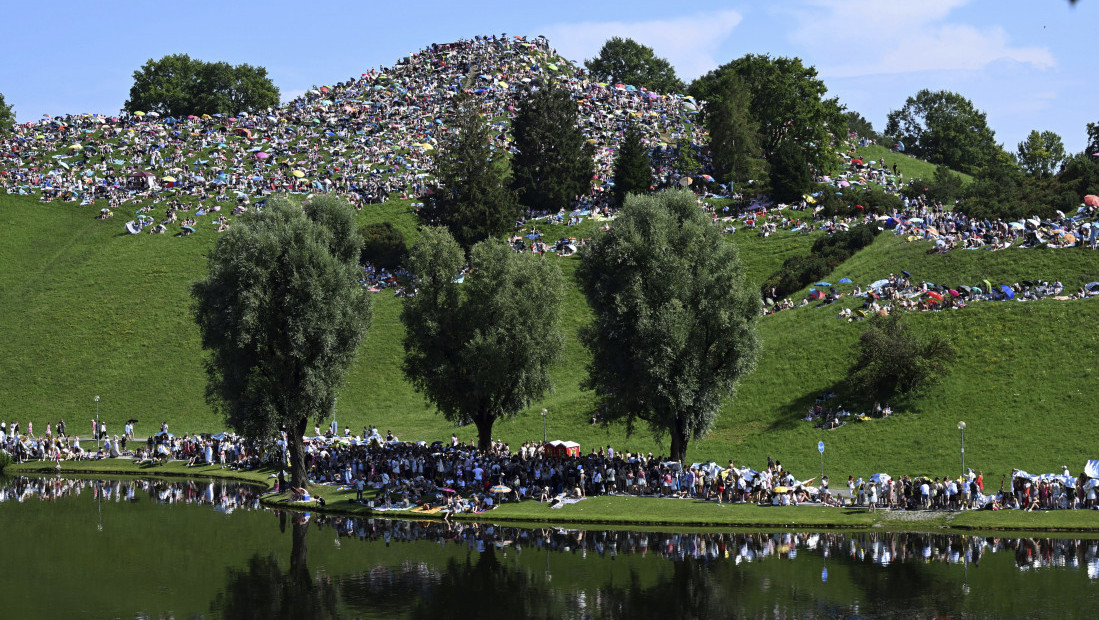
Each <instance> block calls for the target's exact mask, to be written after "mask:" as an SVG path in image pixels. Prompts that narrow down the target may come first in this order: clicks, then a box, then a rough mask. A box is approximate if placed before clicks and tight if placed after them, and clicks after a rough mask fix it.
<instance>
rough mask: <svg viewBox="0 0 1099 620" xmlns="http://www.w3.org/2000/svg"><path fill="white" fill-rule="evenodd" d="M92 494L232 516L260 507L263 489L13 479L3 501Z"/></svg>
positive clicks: (0, 496)
mask: <svg viewBox="0 0 1099 620" xmlns="http://www.w3.org/2000/svg"><path fill="white" fill-rule="evenodd" d="M85 492H87V493H90V494H91V497H92V498H93V499H101V500H102V501H115V502H122V501H131V502H134V501H138V500H140V499H148V500H152V501H154V502H157V503H158V504H179V503H182V504H205V505H208V506H213V507H214V509H215V510H218V511H219V512H224V513H230V512H232V511H234V510H236V509H238V508H240V509H249V510H254V509H258V508H260V503H259V498H260V495H261V494H262V493H263V489H262V488H261V487H258V486H253V485H246V484H240V483H236V482H222V481H217V480H205V481H203V480H186V481H171V482H169V481H166V480H88V479H69V478H30V477H19V478H13V479H11V480H10V481H9V482H8V483H7V484H3V485H0V502H9V501H14V502H24V501H26V500H28V499H31V498H33V499H38V500H41V501H54V500H56V499H60V498H64V497H69V496H78V495H81V494H82V493H85Z"/></svg>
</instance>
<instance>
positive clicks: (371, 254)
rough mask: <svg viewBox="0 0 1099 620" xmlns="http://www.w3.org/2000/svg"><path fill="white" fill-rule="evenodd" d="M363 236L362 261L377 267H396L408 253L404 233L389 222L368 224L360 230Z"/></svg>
mask: <svg viewBox="0 0 1099 620" xmlns="http://www.w3.org/2000/svg"><path fill="white" fill-rule="evenodd" d="M359 232H361V233H362V237H363V249H362V261H363V263H371V264H373V265H374V266H376V267H384V268H386V269H395V268H397V267H399V266H400V264H401V261H403V260H404V257H405V254H407V253H408V246H407V245H406V244H405V239H404V233H402V232H401V231H400V230H398V229H397V228H395V227H394V226H393V224H391V223H389V222H381V223H380V224H367V225H366V226H363V227H362V228H361V229H360V231H359Z"/></svg>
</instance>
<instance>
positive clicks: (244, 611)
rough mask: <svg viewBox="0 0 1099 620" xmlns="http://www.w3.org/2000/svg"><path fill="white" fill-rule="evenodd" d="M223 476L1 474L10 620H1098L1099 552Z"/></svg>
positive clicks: (1079, 546)
mask: <svg viewBox="0 0 1099 620" xmlns="http://www.w3.org/2000/svg"><path fill="white" fill-rule="evenodd" d="M259 493H260V491H259V490H258V489H257V488H256V487H252V486H247V485H240V484H236V483H226V482H217V481H213V482H211V481H159V480H132V479H92V478H79V477H73V478H32V477H17V478H7V479H3V480H2V481H0V524H2V529H0V531H2V532H3V543H2V546H3V549H4V552H3V556H2V557H3V564H2V568H0V601H3V607H4V617H8V618H57V617H64V618H112V617H113V618H177V619H178V618H401V617H403V618H452V617H463V618H508V619H512V620H514V619H523V618H630V619H634V618H661V619H664V620H666V619H669V618H725V617H745V616H751V617H860V618H873V617H885V616H898V615H903V616H905V617H917V618H919V617H927V618H930V617H940V616H962V617H991V618H1003V617H1050V618H1065V617H1091V616H1094V614H1095V610H1096V609H1099V557H1097V552H1099V541H1096V540H1094V539H1085V540H1080V539H1074V538H1059V537H1037V536H1035V537H1029V538H1010V537H997V536H991V535H989V536H972V535H957V534H952V535H941V534H924V533H896V532H860V533H852V532H840V531H832V532H792V531H781V532H751V531H730V530H720V531H719V530H713V531H693V532H684V531H673V530H660V531H626V530H595V529H573V528H562V527H548V526H547V527H542V528H529V527H528V528H515V527H502V526H499V525H494V524H491V523H488V522H486V523H479V524H470V523H453V524H447V523H442V522H437V521H432V522H416V521H403V520H387V519H365V518H346V517H329V516H323V515H318V514H299V513H289V512H285V511H283V512H278V511H271V510H267V509H264V508H261V507H260V506H259Z"/></svg>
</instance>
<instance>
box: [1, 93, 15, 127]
mask: <svg viewBox="0 0 1099 620" xmlns="http://www.w3.org/2000/svg"><path fill="white" fill-rule="evenodd" d="M14 124H15V109H14V108H13V107H12V106H11V104H10V103H5V102H4V93H0V133H4V132H7V131H11V127H12V125H14Z"/></svg>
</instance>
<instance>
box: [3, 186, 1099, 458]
mask: <svg viewBox="0 0 1099 620" xmlns="http://www.w3.org/2000/svg"><path fill="white" fill-rule="evenodd" d="M93 215H94V213H93V211H92V209H91V208H89V207H85V208H80V207H76V206H73V205H71V204H65V205H58V204H53V205H43V204H40V203H38V202H37V201H35V200H32V199H27V198H18V197H12V196H0V261H3V265H4V269H2V270H0V303H2V306H0V307H2V310H3V312H0V331H2V333H3V334H4V338H2V339H0V373H2V376H3V377H4V381H3V382H2V383H0V403H3V413H2V414H0V418H2V419H8V420H11V419H19V420H20V421H21V422H23V424H24V427H25V423H26V421H27V420H33V421H34V422H35V425H36V426H37V427H38V428H39V429H44V426H45V423H46V422H56V421H57V419H58V418H60V417H64V418H65V419H66V421H67V422H68V424H69V428H70V429H71V430H72V431H74V432H76V433H79V434H84V435H86V434H87V433H88V432H89V431H90V422H89V420H90V419H91V418H92V417H94V415H95V404H94V402H93V397H94V396H95V395H99V396H101V398H102V400H101V403H100V413H101V416H102V418H103V419H104V420H105V421H106V422H107V423H108V426H109V428H111V429H112V430H117V429H119V428H120V425H121V424H122V422H124V421H125V420H126V419H128V418H131V417H133V418H137V419H139V420H140V421H141V422H140V423H139V424H138V434H139V435H140V434H144V433H146V432H149V431H152V430H155V429H156V428H157V427H158V426H159V423H160V422H161V421H162V420H167V421H168V422H169V424H171V425H172V429H173V431H176V432H188V431H191V432H194V431H215V430H220V429H222V428H223V426H224V425H223V423H222V421H221V420H220V419H218V418H217V416H216V415H215V414H214V413H213V412H212V410H211V409H210V407H209V406H208V405H207V404H206V403H205V401H204V399H203V390H204V384H205V376H204V374H203V371H202V359H203V355H202V351H201V349H200V347H199V343H198V335H197V332H196V329H195V327H194V323H193V321H192V318H191V315H190V309H189V308H190V299H189V296H188V285H189V284H190V283H191V282H193V281H195V280H197V279H198V278H200V277H202V275H203V274H204V273H205V269H206V264H205V255H206V253H207V252H208V251H209V250H210V248H211V247H212V244H213V242H214V239H215V237H214V234H213V233H208V232H207V231H200V233H199V234H197V235H193V236H190V237H184V238H176V237H169V236H157V235H137V236H130V235H126V234H123V233H122V232H121V230H122V225H121V224H122V222H120V221H118V220H117V219H116V220H107V221H97V220H94V219H92V217H93ZM360 217H362V218H364V221H383V220H390V221H394V222H395V224H397V225H398V227H400V228H402V230H405V234H406V236H409V237H412V236H414V235H415V218H414V216H413V215H412V213H411V211H410V207H409V205H408V204H407V203H404V202H391V203H386V204H385V205H379V206H372V207H369V208H367V209H366V210H364V211H363V212H362V214H361V215H360ZM544 232H545V233H546V236H547V238H549V239H555V238H557V237H558V236H560V235H567V234H577V233H579V234H580V236H587V234H589V233H590V229H587V230H585V229H566V228H565V227H560V229H557V228H553V229H544ZM729 239H730V240H731V242H733V243H736V244H737V245H738V247H739V248H740V251H741V255H742V259H743V261H744V263H745V265H746V268H747V270H748V273H749V278H750V279H751V280H753V281H755V282H759V281H760V280H762V279H763V278H765V277H766V276H767V275H769V274H770V273H771V272H773V271H774V270H775V269H776V268H777V267H778V266H779V265H781V263H782V260H784V259H785V258H786V257H788V256H790V255H794V254H799V253H804V252H806V251H807V250H808V247H809V245H810V244H811V241H812V239H813V237H812V236H809V237H806V236H797V235H792V234H789V233H785V232H780V233H778V234H776V235H773V236H772V237H770V238H767V239H763V238H760V237H758V236H755V235H752V234H742V233H737V234H736V235H733V236H731V237H729ZM927 250H928V245H927V244H924V243H905V242H903V240H901V239H898V238H896V237H894V236H893V235H892V234H889V233H886V234H883V235H882V236H881V237H880V238H879V239H878V240H877V241H876V242H875V243H874V244H873V245H872V246H871V247H869V248H867V249H865V250H863V251H862V252H860V253H858V254H856V255H855V256H854V257H852V258H851V259H850V260H849V261H847V263H845V264H843V265H841V266H840V267H839V268H837V270H836V271H835V272H834V273H833V274H832V275H831V276H829V278H830V281H833V282H835V280H837V279H839V278H840V277H844V276H846V277H850V278H852V279H853V280H855V282H858V283H862V284H866V283H867V282H870V281H872V280H875V279H878V278H880V277H884V276H886V275H888V273H889V272H899V271H900V270H901V269H907V270H908V271H910V272H911V273H912V274H913V277H914V278H916V279H926V280H930V281H932V282H937V283H938V282H943V283H948V284H978V283H979V282H980V280H983V279H984V278H989V279H990V280H992V281H993V282H996V283H999V282H1014V281H1019V280H1022V279H1034V278H1041V279H1048V280H1053V279H1059V280H1061V281H1063V282H1064V283H1065V284H1066V286H1068V287H1070V288H1075V287H1077V286H1079V285H1081V284H1082V283H1084V282H1087V281H1090V280H1094V279H1099V262H1097V257H1096V256H1095V255H1094V254H1092V253H1091V252H1088V251H1081V250H1074V249H1070V250H1022V249H1010V250H1006V251H1000V252H986V251H963V250H956V251H954V252H951V253H949V254H945V255H939V254H928V253H927ZM555 260H559V264H560V265H561V268H562V270H563V272H564V273H565V275H566V276H567V277H570V278H571V277H572V274H573V273H574V272H575V268H576V264H577V262H576V259H555ZM375 300H376V312H375V322H374V326H373V327H372V329H371V331H370V333H369V334H368V335H367V337H366V339H365V342H364V344H363V346H362V349H361V350H360V355H359V360H358V362H357V364H356V365H355V366H354V368H353V369H352V371H351V373H350V375H349V377H348V382H347V385H346V386H345V387H344V389H343V391H342V393H341V396H340V399H339V402H338V405H337V415H338V417H339V423H340V425H341V426H344V425H347V426H350V427H351V428H352V429H353V430H354V431H356V432H358V431H359V430H361V428H362V427H363V425H365V424H375V425H377V426H378V427H379V428H381V429H382V430H383V431H384V430H387V429H391V430H392V431H393V432H394V433H395V434H397V435H398V436H399V437H401V438H404V439H427V440H433V439H444V438H449V436H450V434H451V433H452V432H457V434H458V436H459V437H460V438H461V439H463V440H469V439H471V438H472V437H474V436H475V431H474V430H473V429H472V428H461V429H455V428H454V426H453V425H452V424H450V423H448V422H447V421H446V420H445V419H443V418H442V417H441V416H438V415H436V414H435V413H434V410H433V409H432V408H429V407H427V406H425V404H424V401H423V399H422V398H421V397H420V395H418V394H417V393H416V392H414V391H413V390H412V389H411V387H410V386H409V385H408V383H407V382H405V381H404V379H403V377H402V375H401V371H400V361H401V357H402V348H401V338H402V329H401V326H400V322H399V318H398V317H399V312H400V300H399V299H397V298H395V297H393V296H392V295H390V294H387V293H381V294H378V295H377V296H376V297H375ZM837 310H838V307H836V306H831V307H826V308H814V307H812V306H809V307H804V308H797V309H794V310H790V311H786V312H782V313H779V314H776V315H773V316H769V317H765V318H763V319H762V320H761V321H760V332H761V336H762V342H763V352H762V355H761V358H760V362H759V365H758V368H757V370H756V371H755V372H754V373H753V374H752V375H751V376H749V377H748V378H747V379H745V380H744V381H743V382H742V385H741V386H740V390H739V393H738V395H737V398H736V399H735V400H733V401H731V402H729V403H728V404H726V406H725V408H724V410H723V412H722V415H721V417H720V419H719V421H718V423H717V425H716V427H715V429H714V430H713V432H712V433H711V434H710V435H709V436H708V437H707V438H706V439H704V440H702V441H695V442H692V443H691V446H690V451H689V457H690V458H691V459H693V460H703V459H713V460H716V461H718V462H721V463H724V462H727V461H728V460H729V459H734V460H735V461H736V462H737V463H748V464H752V465H756V466H759V465H761V464H763V463H765V462H766V457H767V456H773V457H775V458H778V459H780V460H782V461H783V463H784V464H785V465H786V466H787V467H788V468H792V469H793V470H794V471H795V472H796V473H797V474H799V475H803V476H804V477H808V476H811V475H814V472H817V471H818V470H819V467H820V463H819V454H818V453H817V450H816V444H817V441H819V440H824V441H825V444H826V451H825V455H824V456H825V468H826V471H827V473H829V474H830V475H831V476H833V477H836V476H841V475H842V476H846V475H847V474H849V473H851V474H856V475H867V474H870V473H873V472H875V471H887V472H889V473H892V474H894V475H896V474H900V473H927V474H931V475H945V474H952V473H956V472H957V471H958V470H959V468H960V451H959V437H958V431H957V429H956V424H957V422H958V421H959V420H965V421H966V422H967V424H968V425H969V428H968V430H967V432H966V464H967V465H971V466H974V467H979V468H983V469H984V470H985V471H986V473H988V474H990V475H991V476H996V475H998V473H1003V472H1008V471H1010V468H1011V467H1013V466H1018V467H1023V468H1025V469H1027V470H1028V471H1052V470H1055V469H1056V468H1058V467H1059V466H1060V465H1063V464H1067V465H1069V466H1070V468H1072V469H1073V470H1074V471H1076V470H1079V469H1080V467H1081V466H1082V464H1083V460H1084V459H1086V458H1097V457H1099V448H1096V445H1099V444H1096V442H1095V441H1094V437H1093V434H1094V433H1093V431H1092V430H1091V424H1090V422H1091V416H1092V412H1094V411H1096V410H1097V409H1099V394H1097V393H1096V391H1095V389H1094V387H1093V386H1094V383H1095V381H1094V379H1095V376H1096V373H1097V372H1099V362H1097V361H1096V359H1097V358H1096V356H1095V354H1094V351H1096V350H1099V334H1097V333H1096V331H1095V329H1094V325H1095V324H1096V323H1097V322H1099V302H1096V301H1094V300H1083V301H1055V300H1048V301H1041V302H1031V303H993V302H983V303H976V304H972V305H971V306H970V307H968V308H966V309H964V310H961V311H957V312H943V313H936V314H925V315H914V316H913V317H912V320H913V323H914V325H915V327H916V329H918V330H942V331H944V332H945V333H946V334H948V335H949V336H950V337H951V338H952V339H953V340H954V342H955V344H956V345H957V348H958V350H959V359H958V360H957V362H956V363H955V365H954V371H953V373H952V374H951V375H950V376H949V377H947V378H946V379H945V380H944V381H943V382H942V383H940V384H939V385H937V386H934V387H932V388H930V389H929V390H927V392H926V393H925V394H924V395H922V397H921V398H918V399H910V400H908V401H898V402H895V403H893V405H894V409H895V410H897V414H896V415H894V416H893V417H891V418H889V419H887V420H874V421H870V422H860V423H850V424H848V425H847V426H845V427H843V428H840V429H837V430H833V431H822V430H817V429H814V428H812V426H811V425H810V424H809V423H806V422H803V421H801V420H800V418H801V417H803V416H804V413H805V410H806V408H807V407H808V406H810V405H812V404H813V399H814V397H815V396H816V395H817V394H820V393H822V392H824V391H828V390H836V391H838V392H839V393H840V398H839V399H837V400H838V402H844V401H845V400H849V399H850V395H847V394H845V393H844V391H843V379H844V376H845V374H846V368H847V366H848V365H849V363H850V358H851V351H852V347H853V345H854V343H855V342H856V340H857V339H858V335H859V333H860V332H861V330H862V329H863V327H864V324H863V323H848V322H845V321H840V320H838V319H837V318H835V317H836V311H837ZM588 320H590V310H589V309H588V307H587V304H586V303H585V301H584V300H583V297H582V296H581V295H580V293H579V291H578V290H577V289H576V287H571V288H570V289H569V291H568V293H567V295H566V298H565V312H564V323H565V325H564V327H565V331H566V346H565V351H564V357H563V360H562V361H561V363H560V364H559V365H558V366H557V367H556V368H555V369H554V371H553V377H554V380H555V383H556V391H555V392H554V393H552V394H549V395H547V396H546V398H545V399H544V400H543V401H541V402H538V403H535V404H533V406H532V407H531V408H530V409H529V410H528V411H526V412H523V413H522V414H521V415H519V416H518V417H517V418H516V419H514V420H509V421H504V422H501V423H499V424H497V426H496V427H495V434H496V435H497V436H498V437H499V438H501V439H503V440H505V441H508V442H510V443H511V444H512V445H513V446H517V445H518V444H519V443H521V442H523V441H525V440H534V439H537V440H540V439H541V437H542V430H543V429H542V419H541V416H540V415H539V414H538V412H539V411H540V410H541V409H542V408H543V407H545V408H546V409H548V411H549V415H548V417H547V426H548V431H547V434H548V436H549V437H550V438H551V439H553V438H561V439H572V440H575V441H579V442H580V443H581V445H582V446H583V449H584V450H585V451H587V450H589V449H590V448H592V447H595V446H597V445H604V446H605V445H608V444H610V445H614V446H615V447H616V449H619V450H621V449H623V448H629V449H633V450H642V451H645V452H648V451H653V452H654V453H659V452H661V451H664V450H666V449H667V444H666V443H665V444H658V443H656V442H654V441H653V440H652V439H651V438H650V437H648V436H647V434H644V433H641V434H637V435H635V436H634V437H631V438H627V437H626V436H625V433H624V431H623V429H622V428H621V427H617V426H612V427H609V428H604V427H602V426H599V425H592V424H589V420H590V418H591V415H592V413H593V411H592V399H591V394H590V393H587V392H583V391H581V390H580V389H579V383H580V381H581V379H582V378H583V376H584V372H585V368H584V367H585V364H586V363H587V360H588V356H587V354H586V352H585V351H584V349H583V347H582V346H581V345H580V343H579V341H578V339H577V337H576V333H577V330H578V329H579V328H580V326H582V325H584V324H585V323H586V322H587V321H588Z"/></svg>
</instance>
